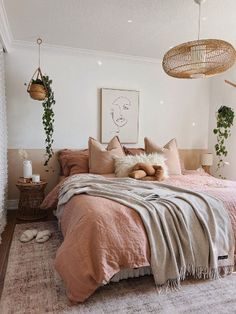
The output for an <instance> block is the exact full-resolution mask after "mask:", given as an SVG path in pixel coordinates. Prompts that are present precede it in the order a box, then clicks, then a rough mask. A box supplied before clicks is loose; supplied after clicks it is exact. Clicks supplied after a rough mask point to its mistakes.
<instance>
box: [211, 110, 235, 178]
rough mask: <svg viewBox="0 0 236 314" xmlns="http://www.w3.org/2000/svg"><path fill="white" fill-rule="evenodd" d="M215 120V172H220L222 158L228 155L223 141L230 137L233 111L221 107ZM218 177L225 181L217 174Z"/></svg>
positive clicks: (222, 164)
mask: <svg viewBox="0 0 236 314" xmlns="http://www.w3.org/2000/svg"><path fill="white" fill-rule="evenodd" d="M216 119H217V121H216V128H215V129H214V130H213V132H214V134H215V135H216V136H217V137H216V139H217V144H216V145H215V151H216V155H217V157H218V163H217V171H220V169H222V167H224V165H225V162H224V157H226V156H227V155H228V151H227V148H226V144H225V141H226V140H227V139H228V138H229V136H230V135H231V130H230V128H231V127H232V126H233V122H234V111H233V109H232V108H230V107H227V106H221V107H220V108H219V110H218V111H217V116H216ZM219 177H220V178H222V179H225V178H224V177H223V176H222V175H221V174H219Z"/></svg>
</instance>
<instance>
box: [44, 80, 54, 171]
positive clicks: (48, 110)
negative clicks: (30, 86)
mask: <svg viewBox="0 0 236 314" xmlns="http://www.w3.org/2000/svg"><path fill="white" fill-rule="evenodd" d="M43 79H44V82H45V85H46V89H47V98H45V100H44V101H43V109H44V111H43V117H42V120H43V127H44V131H45V134H46V139H45V144H46V153H45V157H46V160H45V162H44V166H48V163H49V160H50V159H51V158H52V156H53V148H52V144H53V141H54V140H53V131H54V127H53V123H54V115H55V114H54V111H53V105H55V103H56V101H55V98H54V92H53V91H52V87H51V84H52V80H50V79H49V77H48V76H43Z"/></svg>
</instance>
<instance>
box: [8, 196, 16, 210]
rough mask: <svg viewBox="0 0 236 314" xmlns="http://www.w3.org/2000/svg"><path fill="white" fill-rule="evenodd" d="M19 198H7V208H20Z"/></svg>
mask: <svg viewBox="0 0 236 314" xmlns="http://www.w3.org/2000/svg"><path fill="white" fill-rule="evenodd" d="M18 202H19V200H18V199H13V200H7V210H13V209H17V208H18Z"/></svg>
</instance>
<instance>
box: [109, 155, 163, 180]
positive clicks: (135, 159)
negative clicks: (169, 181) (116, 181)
mask: <svg viewBox="0 0 236 314" xmlns="http://www.w3.org/2000/svg"><path fill="white" fill-rule="evenodd" d="M113 158H114V161H115V174H116V176H117V177H128V176H129V173H130V172H131V171H132V169H133V167H134V166H135V165H136V164H137V163H146V164H150V165H159V166H162V168H163V171H164V178H167V177H168V169H167V166H166V164H165V157H164V156H163V155H160V154H157V153H154V154H149V155H147V154H141V155H135V156H131V155H130V156H124V157H113Z"/></svg>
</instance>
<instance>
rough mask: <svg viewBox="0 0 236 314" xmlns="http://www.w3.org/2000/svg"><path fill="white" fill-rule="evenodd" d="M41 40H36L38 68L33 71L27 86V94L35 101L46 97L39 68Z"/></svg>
mask: <svg viewBox="0 0 236 314" xmlns="http://www.w3.org/2000/svg"><path fill="white" fill-rule="evenodd" d="M42 42H43V41H42V39H41V38H38V39H37V44H38V56H39V59H38V62H39V66H38V68H37V69H36V70H35V72H34V74H33V76H32V78H31V80H30V82H29V84H28V87H27V92H28V93H29V94H30V97H31V98H33V99H35V100H39V101H42V100H44V99H45V98H46V97H47V86H46V83H45V80H44V77H43V74H42V71H41V68H40V61H41V60H40V57H41V56H40V52H41V51H40V45H41V44H42Z"/></svg>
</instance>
